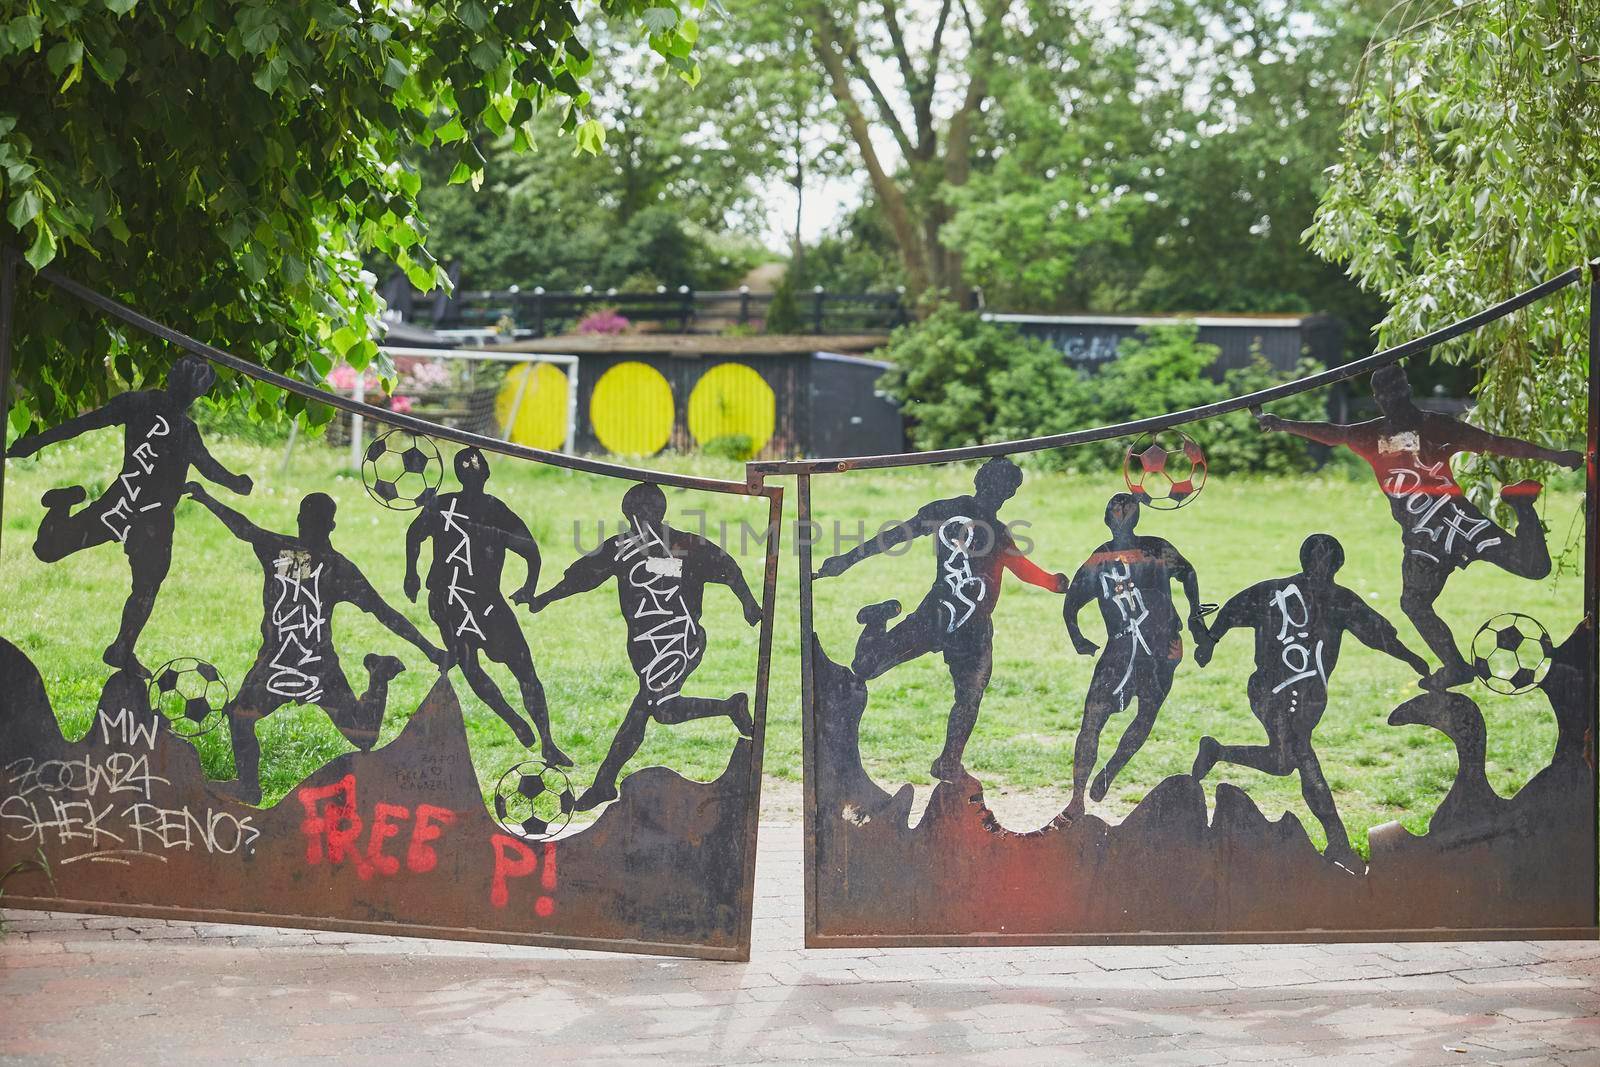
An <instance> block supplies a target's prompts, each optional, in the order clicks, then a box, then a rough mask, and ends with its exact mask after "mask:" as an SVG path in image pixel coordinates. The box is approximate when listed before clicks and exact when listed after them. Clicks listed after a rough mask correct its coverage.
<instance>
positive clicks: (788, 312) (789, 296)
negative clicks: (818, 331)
mask: <svg viewBox="0 0 1600 1067" xmlns="http://www.w3.org/2000/svg"><path fill="white" fill-rule="evenodd" d="M763 328H764V329H765V330H766V332H767V333H799V332H800V306H799V304H798V303H796V301H795V298H794V278H793V276H792V272H791V271H785V272H784V274H783V277H782V278H780V279H778V284H777V285H776V286H774V287H773V290H772V302H771V303H770V304H768V305H767V320H766V324H765V326H764V327H763Z"/></svg>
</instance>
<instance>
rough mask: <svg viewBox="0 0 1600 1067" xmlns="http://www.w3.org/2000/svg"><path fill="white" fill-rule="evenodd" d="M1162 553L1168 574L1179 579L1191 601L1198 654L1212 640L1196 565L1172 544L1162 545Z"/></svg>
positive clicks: (1191, 630) (1192, 633) (1191, 628)
mask: <svg viewBox="0 0 1600 1067" xmlns="http://www.w3.org/2000/svg"><path fill="white" fill-rule="evenodd" d="M1161 553H1162V557H1163V561H1164V562H1165V563H1166V565H1167V571H1168V573H1169V574H1170V575H1171V576H1172V577H1174V578H1176V579H1178V583H1179V584H1180V585H1182V586H1183V596H1184V599H1186V600H1187V601H1189V636H1190V637H1192V638H1194V643H1195V651H1196V652H1198V651H1199V648H1200V646H1201V645H1203V644H1205V643H1206V642H1208V641H1210V640H1211V631H1210V630H1208V629H1207V628H1206V618H1205V614H1204V611H1203V610H1202V605H1201V603H1200V575H1199V574H1197V573H1196V572H1195V569H1194V564H1192V563H1190V562H1189V561H1188V560H1187V559H1185V558H1184V555H1183V553H1182V552H1179V551H1178V549H1177V548H1176V547H1175V546H1174V545H1173V544H1171V543H1170V542H1167V541H1163V542H1162V543H1161ZM1207 610H1209V609H1207Z"/></svg>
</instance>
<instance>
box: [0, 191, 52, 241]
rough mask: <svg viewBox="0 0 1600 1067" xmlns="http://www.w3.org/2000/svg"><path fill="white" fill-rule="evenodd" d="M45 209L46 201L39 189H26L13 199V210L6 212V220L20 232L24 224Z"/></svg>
mask: <svg viewBox="0 0 1600 1067" xmlns="http://www.w3.org/2000/svg"><path fill="white" fill-rule="evenodd" d="M43 209H44V201H43V199H41V198H40V196H39V190H37V189H31V188H30V189H26V190H24V191H23V193H22V195H21V196H19V197H17V198H16V199H15V200H13V201H11V210H9V211H7V212H6V221H7V222H9V223H11V225H12V227H13V228H14V229H16V230H18V231H19V232H20V231H21V230H22V228H23V227H24V226H26V225H27V224H28V223H30V222H32V221H33V220H34V219H35V218H37V217H38V216H39V212H40V211H42V210H43Z"/></svg>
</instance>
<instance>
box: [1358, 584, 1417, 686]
mask: <svg viewBox="0 0 1600 1067" xmlns="http://www.w3.org/2000/svg"><path fill="white" fill-rule="evenodd" d="M1336 603H1337V604H1338V605H1339V615H1340V617H1341V619H1342V621H1343V624H1344V628H1345V629H1346V630H1348V631H1350V632H1351V633H1352V634H1354V635H1355V636H1356V640H1358V641H1360V642H1361V643H1362V644H1363V645H1366V646H1367V647H1368V648H1370V649H1372V650H1373V651H1374V652H1382V653H1383V654H1384V655H1386V656H1391V657H1393V658H1394V659H1397V660H1399V661H1400V662H1401V663H1404V664H1405V665H1406V666H1407V667H1410V668H1411V669H1412V670H1414V671H1416V672H1417V674H1418V676H1419V677H1424V678H1426V677H1427V676H1428V675H1429V674H1430V673H1431V672H1432V670H1433V668H1431V667H1429V666H1428V661H1427V660H1425V659H1423V658H1422V657H1421V656H1419V655H1417V654H1416V653H1415V652H1413V651H1411V650H1410V649H1409V648H1407V647H1406V645H1405V642H1404V641H1401V640H1400V635H1399V634H1398V633H1397V632H1396V631H1395V628H1394V623H1392V622H1390V621H1389V620H1388V619H1386V618H1384V617H1383V616H1382V615H1381V614H1379V612H1378V610H1377V609H1376V608H1374V607H1373V606H1372V605H1371V604H1368V603H1367V602H1366V601H1365V600H1362V599H1361V597H1359V596H1358V595H1356V594H1355V593H1353V592H1351V591H1350V590H1348V589H1340V590H1339V597H1338V600H1337V601H1336Z"/></svg>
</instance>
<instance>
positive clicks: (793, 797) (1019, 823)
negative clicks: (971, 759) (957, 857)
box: [761, 776, 1070, 833]
mask: <svg viewBox="0 0 1600 1067" xmlns="http://www.w3.org/2000/svg"><path fill="white" fill-rule="evenodd" d="M915 788H916V799H915V800H913V801H912V802H911V820H912V824H913V825H915V823H916V821H917V820H918V819H920V818H921V817H922V809H923V808H924V807H925V806H926V805H927V803H928V798H929V797H930V796H932V795H933V786H932V785H919V786H916V787H915ZM1069 795H1070V793H1069V792H1067V791H1062V792H1060V793H1057V792H1056V791H1054V790H1050V789H1012V788H1009V787H1006V786H994V787H990V788H988V789H986V790H985V791H984V795H983V797H984V802H985V803H986V804H987V805H988V807H989V810H990V811H992V812H994V815H995V818H997V819H999V820H1000V825H1001V826H1004V827H1005V828H1006V829H1007V830H1015V831H1017V832H1018V833H1026V832H1027V831H1029V830H1037V829H1039V828H1040V827H1041V826H1044V825H1045V824H1046V823H1048V822H1049V821H1050V820H1051V819H1053V818H1055V817H1056V816H1057V815H1059V814H1060V813H1061V809H1063V808H1065V807H1066V806H1067V798H1068V796H1069ZM804 811H805V786H804V785H803V784H802V783H800V782H797V781H791V780H789V779H787V778H773V777H771V776H767V777H765V778H763V779H762V781H761V821H762V822H770V823H795V824H798V823H800V822H803V821H804V818H805V816H804V814H803V813H804Z"/></svg>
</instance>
